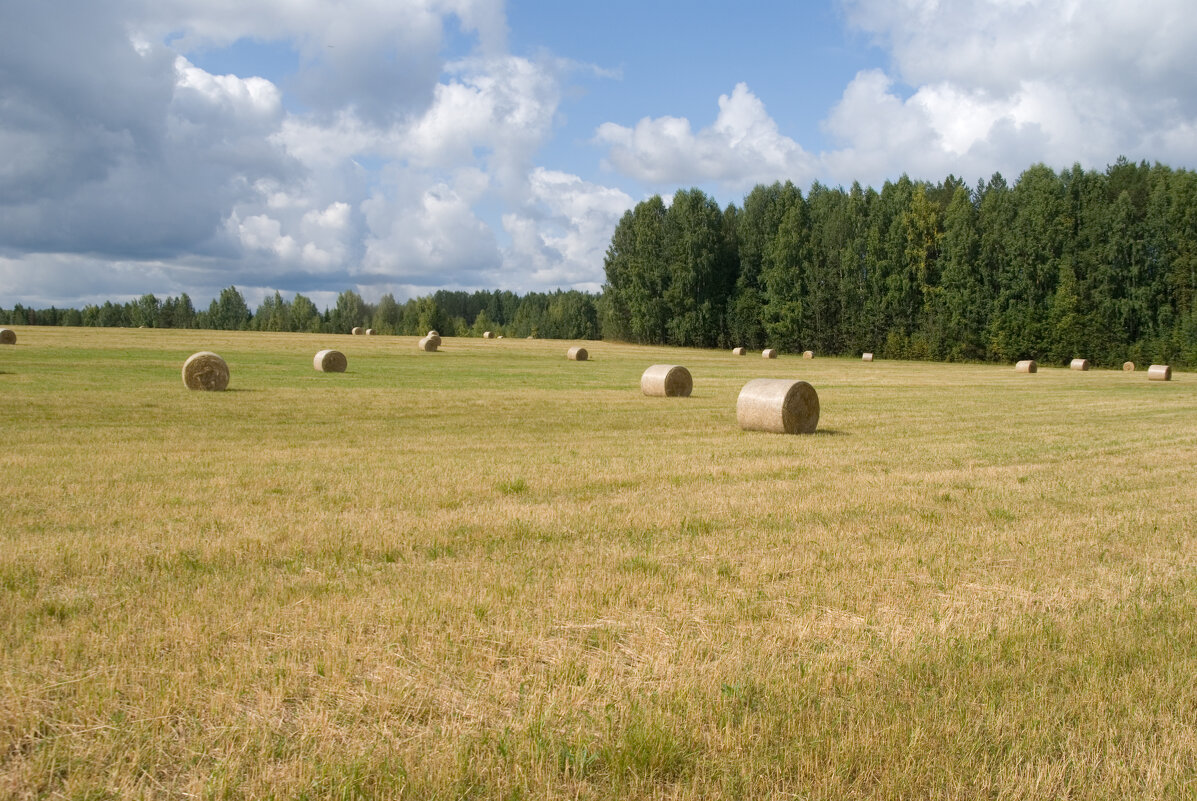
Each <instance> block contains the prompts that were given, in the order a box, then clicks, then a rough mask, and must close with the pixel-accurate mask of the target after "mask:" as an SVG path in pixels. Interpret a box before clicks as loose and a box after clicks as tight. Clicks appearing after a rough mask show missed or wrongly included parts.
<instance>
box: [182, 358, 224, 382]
mask: <svg viewBox="0 0 1197 801" xmlns="http://www.w3.org/2000/svg"><path fill="white" fill-rule="evenodd" d="M183 386H185V387H187V388H188V389H199V390H206V391H208V392H220V391H222V390H224V389H226V388H228V386H229V366H228V364H226V363H225V360H224V359H222V358H220V357H219V356H217V355H216V354H215V353H212V352H211V351H207V350H201V351H200V352H199V353H193V354H191V355H190V356H188V357H187V361H185V362H183Z"/></svg>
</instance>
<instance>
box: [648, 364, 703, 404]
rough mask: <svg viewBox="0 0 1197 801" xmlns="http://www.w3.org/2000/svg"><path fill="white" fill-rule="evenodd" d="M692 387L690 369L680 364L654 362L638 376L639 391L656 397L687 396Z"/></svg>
mask: <svg viewBox="0 0 1197 801" xmlns="http://www.w3.org/2000/svg"><path fill="white" fill-rule="evenodd" d="M693 389H694V379H693V378H692V377H691V376H690V371H689V370H687V369H686V368H685V367H682V366H681V365H680V364H654V365H653V366H652V367H650V368H648V369H647V370H645V371H644V374H643V375H641V376H640V391H641V392H643V393H644V394H645V395H651V396H653V397H657V398H688V397H690V392H691V390H693Z"/></svg>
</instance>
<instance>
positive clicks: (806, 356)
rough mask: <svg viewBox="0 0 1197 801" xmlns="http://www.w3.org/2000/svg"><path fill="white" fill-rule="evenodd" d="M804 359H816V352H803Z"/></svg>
mask: <svg viewBox="0 0 1197 801" xmlns="http://www.w3.org/2000/svg"><path fill="white" fill-rule="evenodd" d="M802 358H804V359H813V358H815V352H814V351H813V350H804V351H802Z"/></svg>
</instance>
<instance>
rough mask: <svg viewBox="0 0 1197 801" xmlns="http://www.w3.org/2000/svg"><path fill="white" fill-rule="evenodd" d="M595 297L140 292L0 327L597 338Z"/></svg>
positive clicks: (26, 314)
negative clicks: (326, 304) (253, 300)
mask: <svg viewBox="0 0 1197 801" xmlns="http://www.w3.org/2000/svg"><path fill="white" fill-rule="evenodd" d="M598 300H599V298H598V296H597V295H593V294H590V293H586V292H579V291H577V290H569V291H561V290H559V291H556V292H530V293H528V294H526V295H522V296H521V295H516V294H514V293H512V292H506V291H494V292H491V291H478V292H453V291H448V290H439V291H437V292H435V293H433V294H431V295H428V296H425V297H420V298H413V299H411V300H408V301H406V302H404V303H399V302H397V301H396V300H395V298H394V297H393V296H392V295H390V294H387V295H383V296H382V298H381V299H380V300H379V301H378V302H377V303H370V302H368V301H366V300H363V299H362V297H361V295H359V294H358V293H356V292H353V291H345V292H342V293H341V294H340V295H339V296H338V297H337V302H336V305H335V306H333V307H332V308H331V309H325V310H324V311H320V310H319V309H318V308H317V307H316V304H315V303H313V302H312V300H311V299H310V298H308V297H306V296H304V295H301V294H297V295H295V296H294V297H292V298H290V299H287V298H284V297H283V296H282V295H281V294H280V293H278V292H275V293H274V294H273V295H270V296H267V297H266V299H265V300H263V301H262V303H261V305H259V306H258V308H257V311H254V312H251V311H250V309H249V306H248V305H247V304H246V302H245V298H244V296H243V295H242V294H241V292H240V291H239V290H238V289H237V288H236V287H234V286H230V287H228V288H227V289H223V290H221V292H220V296H219V297H218V298H214V299H213V300H212V302H211V303H210V304H209V305H208V308H207V309H201V310H196V309H195V307H194V306H193V305H192V302H191V298H190V297H188V296H187V294H186V293H183V294H182V295H180V296H179V297H177V298H176V297H168V298H166V299H164V300H160V299H158V298H157V297H155V296H154V295H142V296H141V297H140V298H138V299H137V300H132V301H129V302H127V303H112V302H111V301H106V302H105V303H104V304H103V305H100V306H97V305H90V304H89V305H87V306H84V307H83V309H82V310H77V309H56V308H53V307H51V308H49V309H38V310H34V309H27V308H25V307H23V306H21V305H20V304H17V305H16V306H14V307H13V308H12V309H9V310H5V309H0V324H5V323H7V324H15V325H78V326H114V327H127V328H130V327H131V328H140V327H145V328H206V329H215V330H225V331H307V332H311V333H348V332H349V331H350V330H352V329H353V328H354V327H356V326H360V327H362V328H373V329H374V330H375V331H377V332H378V333H380V334H408V335H416V334H421V335H422V334H424V333H426V332H427V331H429V330H431V329H435V330H437V331H439V332H440V333H441V334H445V335H448V336H481V335H482V334H483V332H485V331H493V332H495V333H496V334H500V333H501V334H505V335H508V336H518V337H526V336H538V337H546V338H550V339H597V338H598V337H599V333H600V332H599V323H598Z"/></svg>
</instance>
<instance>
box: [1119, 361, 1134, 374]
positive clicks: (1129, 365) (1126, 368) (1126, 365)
mask: <svg viewBox="0 0 1197 801" xmlns="http://www.w3.org/2000/svg"><path fill="white" fill-rule="evenodd" d="M1122 370H1123V372H1126V373H1133V372H1134V371H1135V363H1134V362H1123V363H1122Z"/></svg>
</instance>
